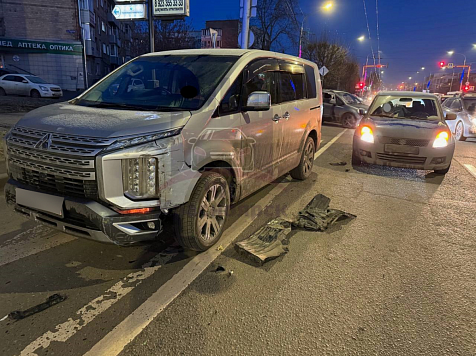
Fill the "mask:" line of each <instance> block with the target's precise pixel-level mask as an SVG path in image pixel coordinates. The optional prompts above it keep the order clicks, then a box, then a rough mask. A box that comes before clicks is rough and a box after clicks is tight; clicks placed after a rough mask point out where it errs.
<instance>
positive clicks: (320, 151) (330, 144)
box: [314, 129, 347, 159]
mask: <svg viewBox="0 0 476 356" xmlns="http://www.w3.org/2000/svg"><path fill="white" fill-rule="evenodd" d="M346 131H347V129H344V131H341V132H339V133H338V134H337V136H335V137H334V138H333V139H332V140H330V141H329V142H327V144H326V145H325V146H324V147H322V148H321V149H320V150H319V151H317V152H316V154H315V155H314V159H317V157H319V156H320V155H322V154H323V153H324V152H326V151H327V149H328V148H329V147H331V146H332V145H333V144H334V142H336V141H337V140H338V139H339V138H340V137H341V136H342V135H343V134H344V133H345V132H346Z"/></svg>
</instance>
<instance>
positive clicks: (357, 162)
mask: <svg viewBox="0 0 476 356" xmlns="http://www.w3.org/2000/svg"><path fill="white" fill-rule="evenodd" d="M361 165H362V160H361V159H360V157H359V156H358V155H357V154H356V153H355V152H354V151H353V150H352V166H353V167H358V166H361Z"/></svg>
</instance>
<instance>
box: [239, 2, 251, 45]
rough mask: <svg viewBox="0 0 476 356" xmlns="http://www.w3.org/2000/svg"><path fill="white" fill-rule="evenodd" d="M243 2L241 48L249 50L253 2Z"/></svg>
mask: <svg viewBox="0 0 476 356" xmlns="http://www.w3.org/2000/svg"><path fill="white" fill-rule="evenodd" d="M242 1H243V22H242V26H241V48H242V49H248V47H249V39H250V11H251V0H242Z"/></svg>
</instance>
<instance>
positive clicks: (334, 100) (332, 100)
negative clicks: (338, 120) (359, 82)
mask: <svg viewBox="0 0 476 356" xmlns="http://www.w3.org/2000/svg"><path fill="white" fill-rule="evenodd" d="M329 104H332V105H336V104H337V101H336V99H331V100H329Z"/></svg>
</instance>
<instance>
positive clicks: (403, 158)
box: [377, 153, 426, 164]
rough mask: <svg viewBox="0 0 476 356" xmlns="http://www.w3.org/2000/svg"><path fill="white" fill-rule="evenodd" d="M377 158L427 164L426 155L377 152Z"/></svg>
mask: <svg viewBox="0 0 476 356" xmlns="http://www.w3.org/2000/svg"><path fill="white" fill-rule="evenodd" d="M377 159H380V160H382V161H388V162H397V163H408V164H425V162H426V157H414V156H404V155H393V154H392V155H390V154H385V153H377Z"/></svg>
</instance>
